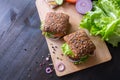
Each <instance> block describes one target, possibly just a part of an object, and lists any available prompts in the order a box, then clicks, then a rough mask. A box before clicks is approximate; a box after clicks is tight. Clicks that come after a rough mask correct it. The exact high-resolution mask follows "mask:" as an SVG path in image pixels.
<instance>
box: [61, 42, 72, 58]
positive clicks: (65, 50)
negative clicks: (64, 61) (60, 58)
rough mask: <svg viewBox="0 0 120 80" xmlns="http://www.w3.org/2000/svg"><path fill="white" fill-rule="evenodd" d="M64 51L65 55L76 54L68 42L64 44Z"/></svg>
mask: <svg viewBox="0 0 120 80" xmlns="http://www.w3.org/2000/svg"><path fill="white" fill-rule="evenodd" d="M62 51H63V54H64V55H66V56H71V57H74V54H73V52H72V50H71V49H70V47H69V45H68V44H67V43H64V44H63V45H62Z"/></svg>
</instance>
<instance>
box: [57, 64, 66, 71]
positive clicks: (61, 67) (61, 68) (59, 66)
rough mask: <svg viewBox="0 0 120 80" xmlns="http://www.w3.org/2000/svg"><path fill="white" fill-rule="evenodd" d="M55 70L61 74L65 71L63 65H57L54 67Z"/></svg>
mask: <svg viewBox="0 0 120 80" xmlns="http://www.w3.org/2000/svg"><path fill="white" fill-rule="evenodd" d="M56 68H57V70H58V71H60V72H63V71H64V70H65V65H64V64H63V63H61V62H60V63H58V64H57V66H56Z"/></svg>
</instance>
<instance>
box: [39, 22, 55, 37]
mask: <svg viewBox="0 0 120 80" xmlns="http://www.w3.org/2000/svg"><path fill="white" fill-rule="evenodd" d="M43 26H44V23H43V22H41V25H40V30H41V31H43ZM42 34H43V35H44V36H46V37H48V38H51V37H52V36H53V34H51V33H49V32H42Z"/></svg>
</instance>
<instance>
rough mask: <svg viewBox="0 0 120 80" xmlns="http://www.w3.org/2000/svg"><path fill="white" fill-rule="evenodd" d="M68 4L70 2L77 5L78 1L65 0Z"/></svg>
mask: <svg viewBox="0 0 120 80" xmlns="http://www.w3.org/2000/svg"><path fill="white" fill-rule="evenodd" d="M65 1H66V2H69V3H76V2H77V0H65Z"/></svg>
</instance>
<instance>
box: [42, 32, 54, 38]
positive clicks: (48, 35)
mask: <svg viewBox="0 0 120 80" xmlns="http://www.w3.org/2000/svg"><path fill="white" fill-rule="evenodd" d="M42 34H43V35H44V36H46V37H48V38H52V36H53V34H51V33H49V32H42Z"/></svg>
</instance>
